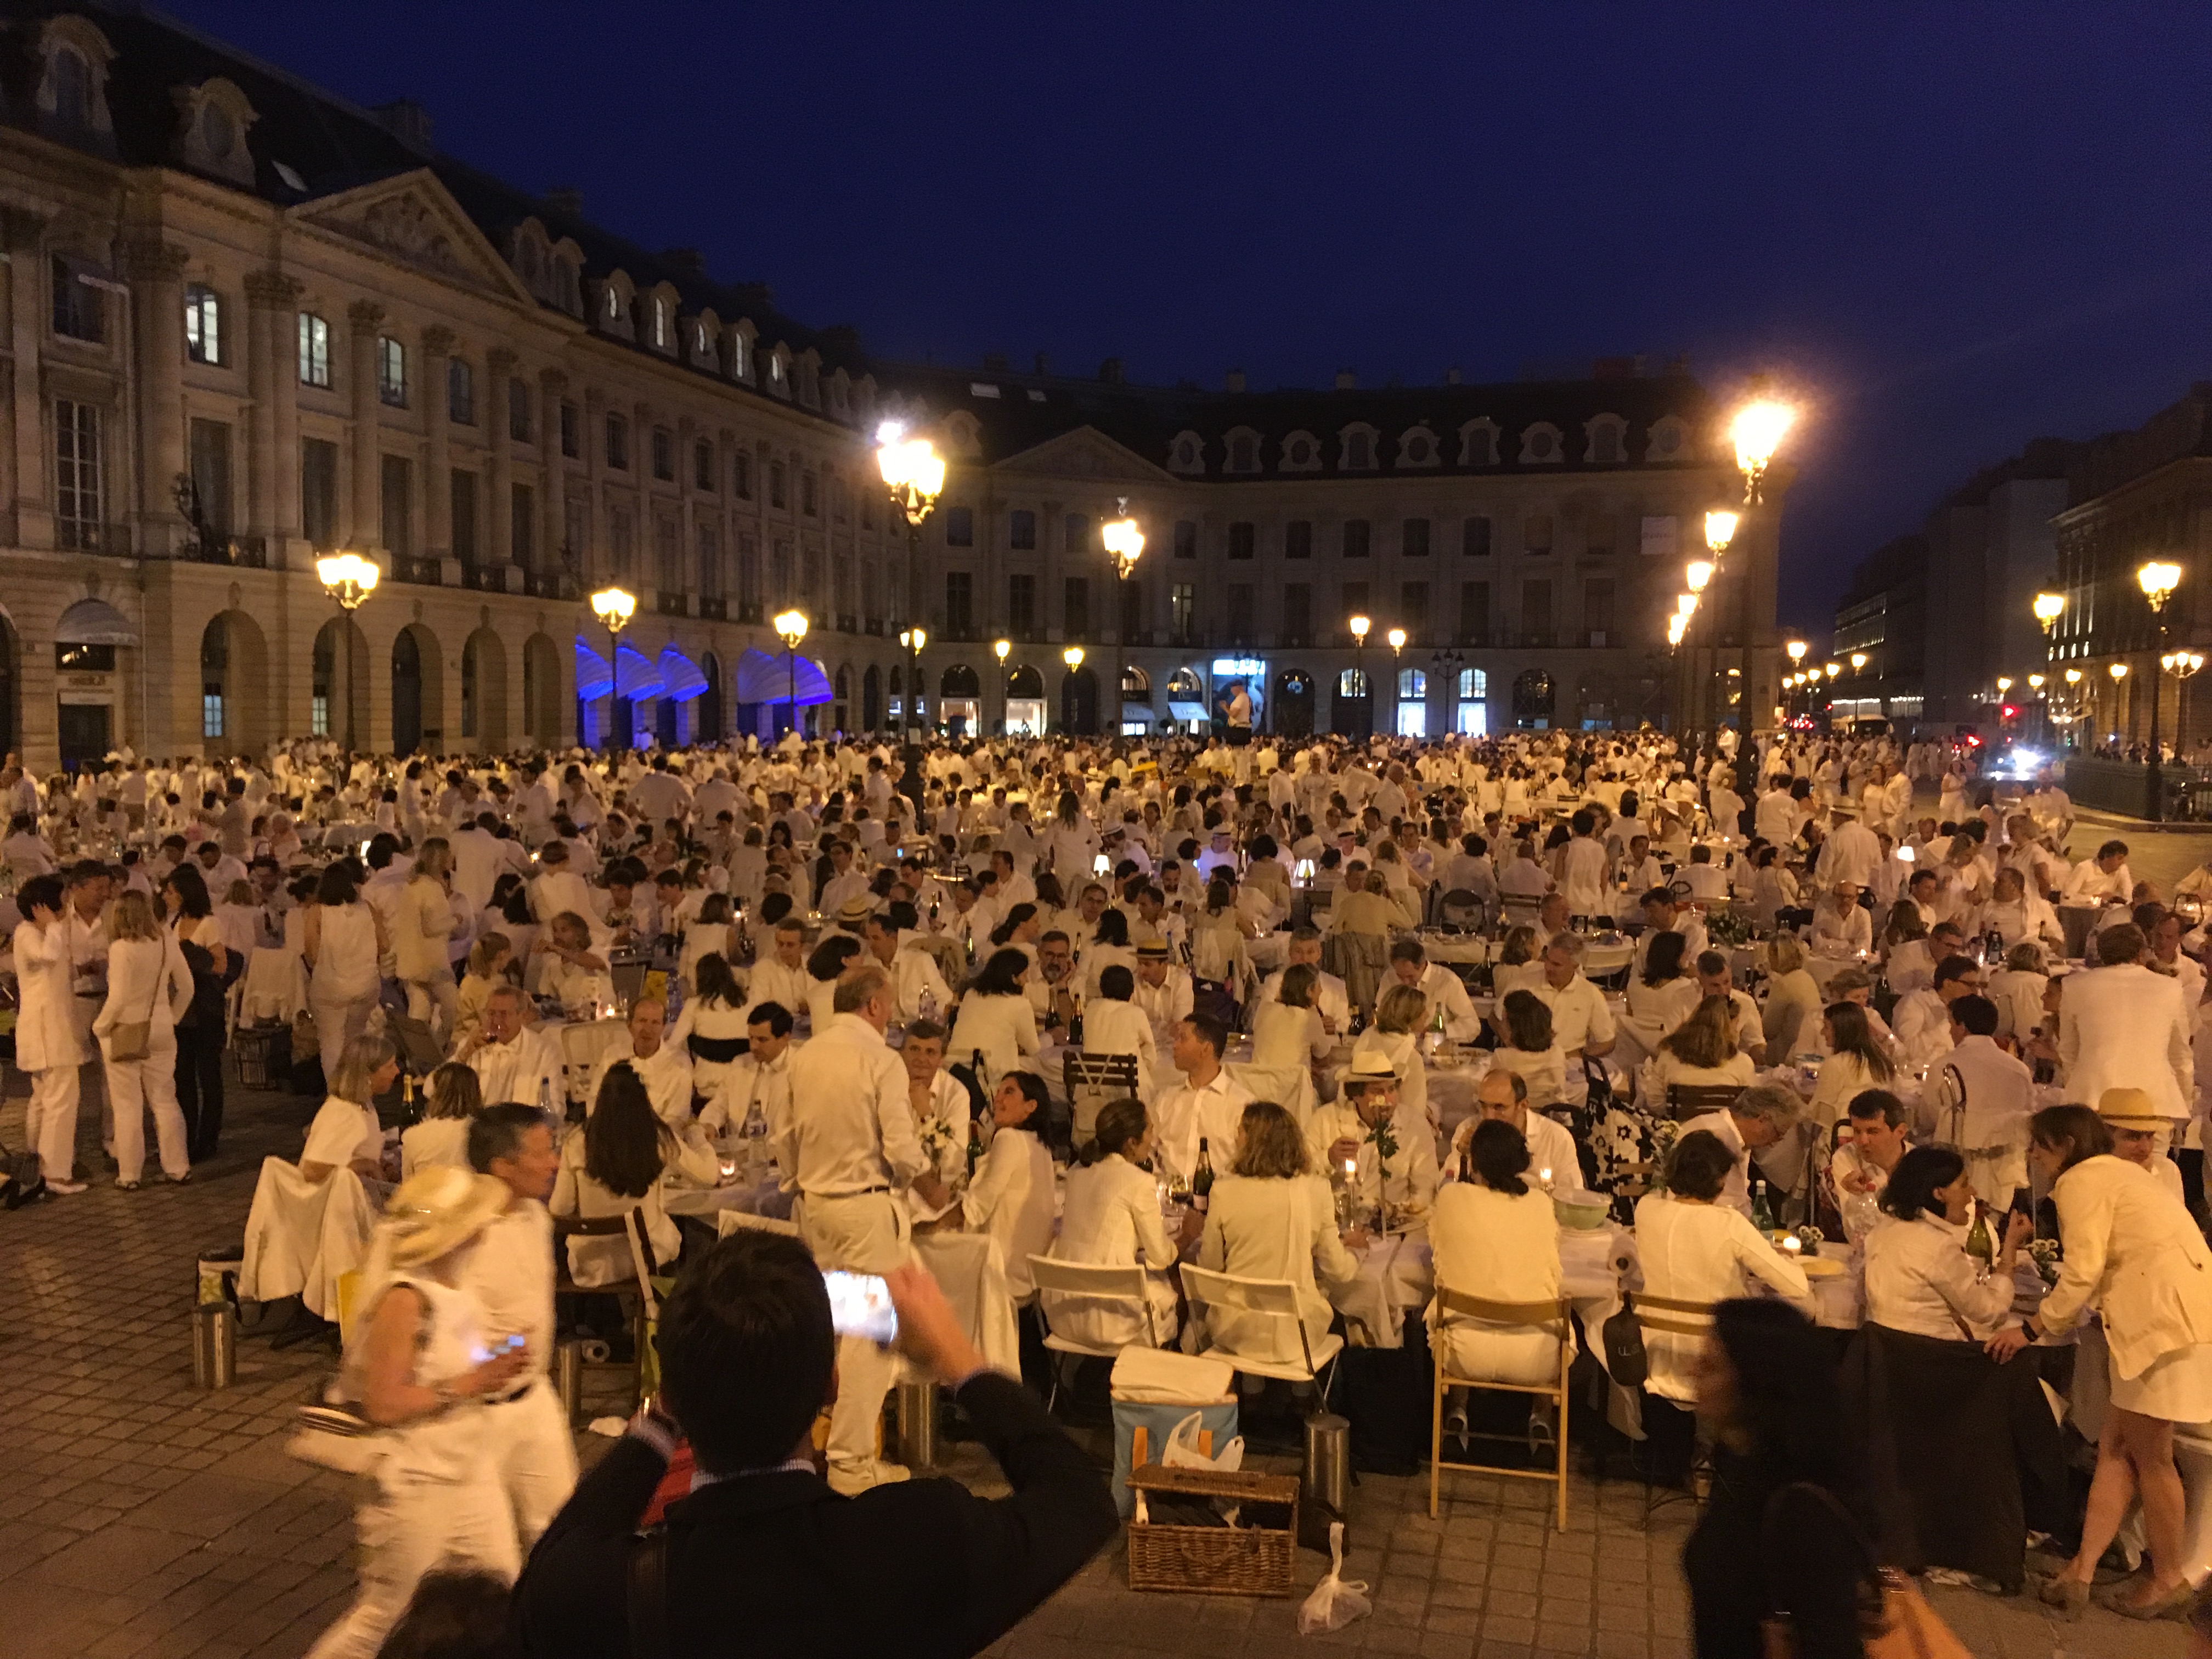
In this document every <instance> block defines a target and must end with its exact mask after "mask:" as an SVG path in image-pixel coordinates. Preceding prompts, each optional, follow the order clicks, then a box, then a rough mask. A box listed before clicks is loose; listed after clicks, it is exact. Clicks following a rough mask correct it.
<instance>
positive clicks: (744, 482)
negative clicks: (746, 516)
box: [730, 449, 753, 501]
mask: <svg viewBox="0 0 2212 1659" xmlns="http://www.w3.org/2000/svg"><path fill="white" fill-rule="evenodd" d="M730 493H731V494H732V495H735V496H736V497H737V498H738V500H739V501H750V500H752V498H753V458H752V457H751V456H750V455H748V454H746V453H744V451H743V450H742V449H741V450H739V451H738V453H737V457H736V459H734V460H732V462H731V463H730Z"/></svg>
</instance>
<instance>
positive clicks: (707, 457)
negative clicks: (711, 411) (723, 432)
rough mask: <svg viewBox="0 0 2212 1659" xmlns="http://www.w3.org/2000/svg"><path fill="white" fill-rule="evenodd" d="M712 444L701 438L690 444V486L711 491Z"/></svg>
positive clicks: (713, 469) (712, 479) (712, 476)
mask: <svg viewBox="0 0 2212 1659" xmlns="http://www.w3.org/2000/svg"><path fill="white" fill-rule="evenodd" d="M714 472H715V467H714V445H713V444H712V443H711V442H709V441H708V440H706V439H704V438H702V439H700V440H699V441H698V442H696V443H695V444H693V445H692V446H691V487H692V488H693V489H704V490H707V491H708V492H710V493H711V492H712V491H713V489H714Z"/></svg>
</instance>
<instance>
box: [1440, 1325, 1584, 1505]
mask: <svg viewBox="0 0 2212 1659" xmlns="http://www.w3.org/2000/svg"><path fill="white" fill-rule="evenodd" d="M1437 1312H1438V1315H1439V1322H1438V1325H1437V1332H1438V1334H1439V1336H1441V1335H1442V1334H1443V1329H1444V1327H1443V1323H1442V1319H1443V1317H1444V1316H1450V1315H1453V1314H1457V1315H1459V1316H1461V1317H1462V1318H1465V1319H1487V1320H1491V1321H1492V1322H1496V1323H1498V1324H1501V1325H1514V1326H1518V1327H1520V1328H1522V1329H1524V1330H1541V1331H1543V1332H1545V1333H1547V1334H1550V1335H1553V1336H1556V1337H1557V1338H1558V1339H1559V1381H1558V1383H1542V1384H1536V1383H1487V1382H1477V1381H1476V1380H1475V1379H1474V1378H1473V1377H1467V1376H1453V1375H1452V1374H1451V1370H1450V1368H1449V1365H1447V1364H1445V1361H1444V1358H1443V1344H1442V1343H1441V1342H1439V1343H1438V1345H1437V1363H1436V1374H1437V1382H1436V1397H1435V1399H1434V1400H1433V1401H1431V1413H1430V1421H1429V1517H1430V1518H1431V1520H1433V1519H1435V1518H1436V1513H1437V1489H1438V1488H1439V1486H1441V1485H1442V1484H1443V1472H1444V1471H1445V1470H1446V1469H1448V1468H1450V1469H1470V1470H1476V1471H1480V1473H1482V1474H1504V1475H1510V1476H1512V1477H1514V1478H1515V1479H1516V1480H1550V1481H1553V1482H1556V1483H1557V1485H1558V1486H1559V1513H1558V1521H1559V1530H1560V1531H1561V1532H1565V1530H1566V1529H1567V1372H1568V1370H1569V1369H1570V1368H1571V1366H1572V1365H1573V1364H1574V1362H1575V1344H1574V1326H1573V1323H1572V1308H1571V1304H1570V1303H1569V1302H1568V1300H1567V1298H1566V1297H1559V1298H1558V1299H1557V1300H1556V1301H1552V1302H1492V1301H1490V1300H1488V1299H1487V1298H1486V1297H1479V1296H1469V1295H1468V1294H1467V1293H1466V1292H1464V1291H1454V1290H1448V1289H1446V1288H1445V1287H1444V1286H1443V1285H1438V1286H1437ZM1447 1389H1474V1390H1476V1391H1478V1392H1483V1393H1493V1394H1525V1395H1534V1397H1535V1398H1537V1399H1541V1400H1549V1401H1552V1402H1553V1406H1554V1407H1555V1409H1556V1410H1557V1411H1558V1413H1559V1434H1558V1436H1557V1439H1558V1442H1559V1465H1558V1467H1557V1468H1554V1469H1549V1470H1547V1469H1516V1468H1505V1467H1504V1466H1502V1465H1499V1464H1496V1463H1447V1462H1444V1394H1445V1391H1446V1390H1447ZM1469 1438H1470V1439H1474V1440H1506V1439H1510V1438H1511V1437H1510V1436H1508V1435H1498V1434H1486V1433H1480V1432H1477V1433H1474V1434H1472V1435H1470V1436H1469Z"/></svg>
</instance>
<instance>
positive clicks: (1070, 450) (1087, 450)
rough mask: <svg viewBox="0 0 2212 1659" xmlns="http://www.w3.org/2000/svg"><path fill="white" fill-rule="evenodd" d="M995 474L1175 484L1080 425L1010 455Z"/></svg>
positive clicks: (1159, 469) (1161, 470)
mask: <svg viewBox="0 0 2212 1659" xmlns="http://www.w3.org/2000/svg"><path fill="white" fill-rule="evenodd" d="M991 470H992V471H994V472H1001V473H1005V472H1016V473H1024V474H1034V475H1043V476H1048V477H1056V478H1106V479H1114V480H1119V481H1122V482H1126V483H1146V484H1158V483H1176V482H1178V480H1177V479H1176V476H1175V474H1174V473H1172V472H1170V471H1168V470H1167V469H1166V468H1165V467H1163V466H1156V465H1153V464H1152V462H1150V461H1148V460H1146V459H1145V458H1144V457H1143V456H1141V455H1139V453H1137V452H1136V451H1135V450H1133V449H1131V448H1130V447H1128V446H1127V445H1126V444H1121V443H1117V442H1115V441H1114V440H1113V439H1111V438H1109V437H1108V436H1107V435H1105V434H1104V433H1103V432H1101V431H1100V430H1099V429H1098V428H1097V427H1095V426H1079V427H1078V428H1075V430H1074V431H1073V432H1063V433H1060V435H1058V436H1056V437H1052V438H1048V439H1046V440H1045V441H1043V442H1042V443H1041V444H1036V445H1033V446H1032V447H1030V448H1028V449H1024V450H1022V451H1020V452H1018V453H1015V454H1012V455H1009V456H1007V457H1006V459H1005V460H1003V461H1000V463H999V464H998V465H996V466H994V467H993V468H992V469H991Z"/></svg>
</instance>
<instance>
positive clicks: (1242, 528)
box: [1229, 520, 1253, 559]
mask: <svg viewBox="0 0 2212 1659" xmlns="http://www.w3.org/2000/svg"><path fill="white" fill-rule="evenodd" d="M1252 540H1253V538H1252V526H1250V525H1249V524H1247V523H1244V522H1243V521H1242V520H1239V521H1238V522H1237V523H1235V524H1232V525H1231V526H1229V556H1230V557H1231V558H1232V559H1249V558H1250V557H1251V556H1252Z"/></svg>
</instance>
